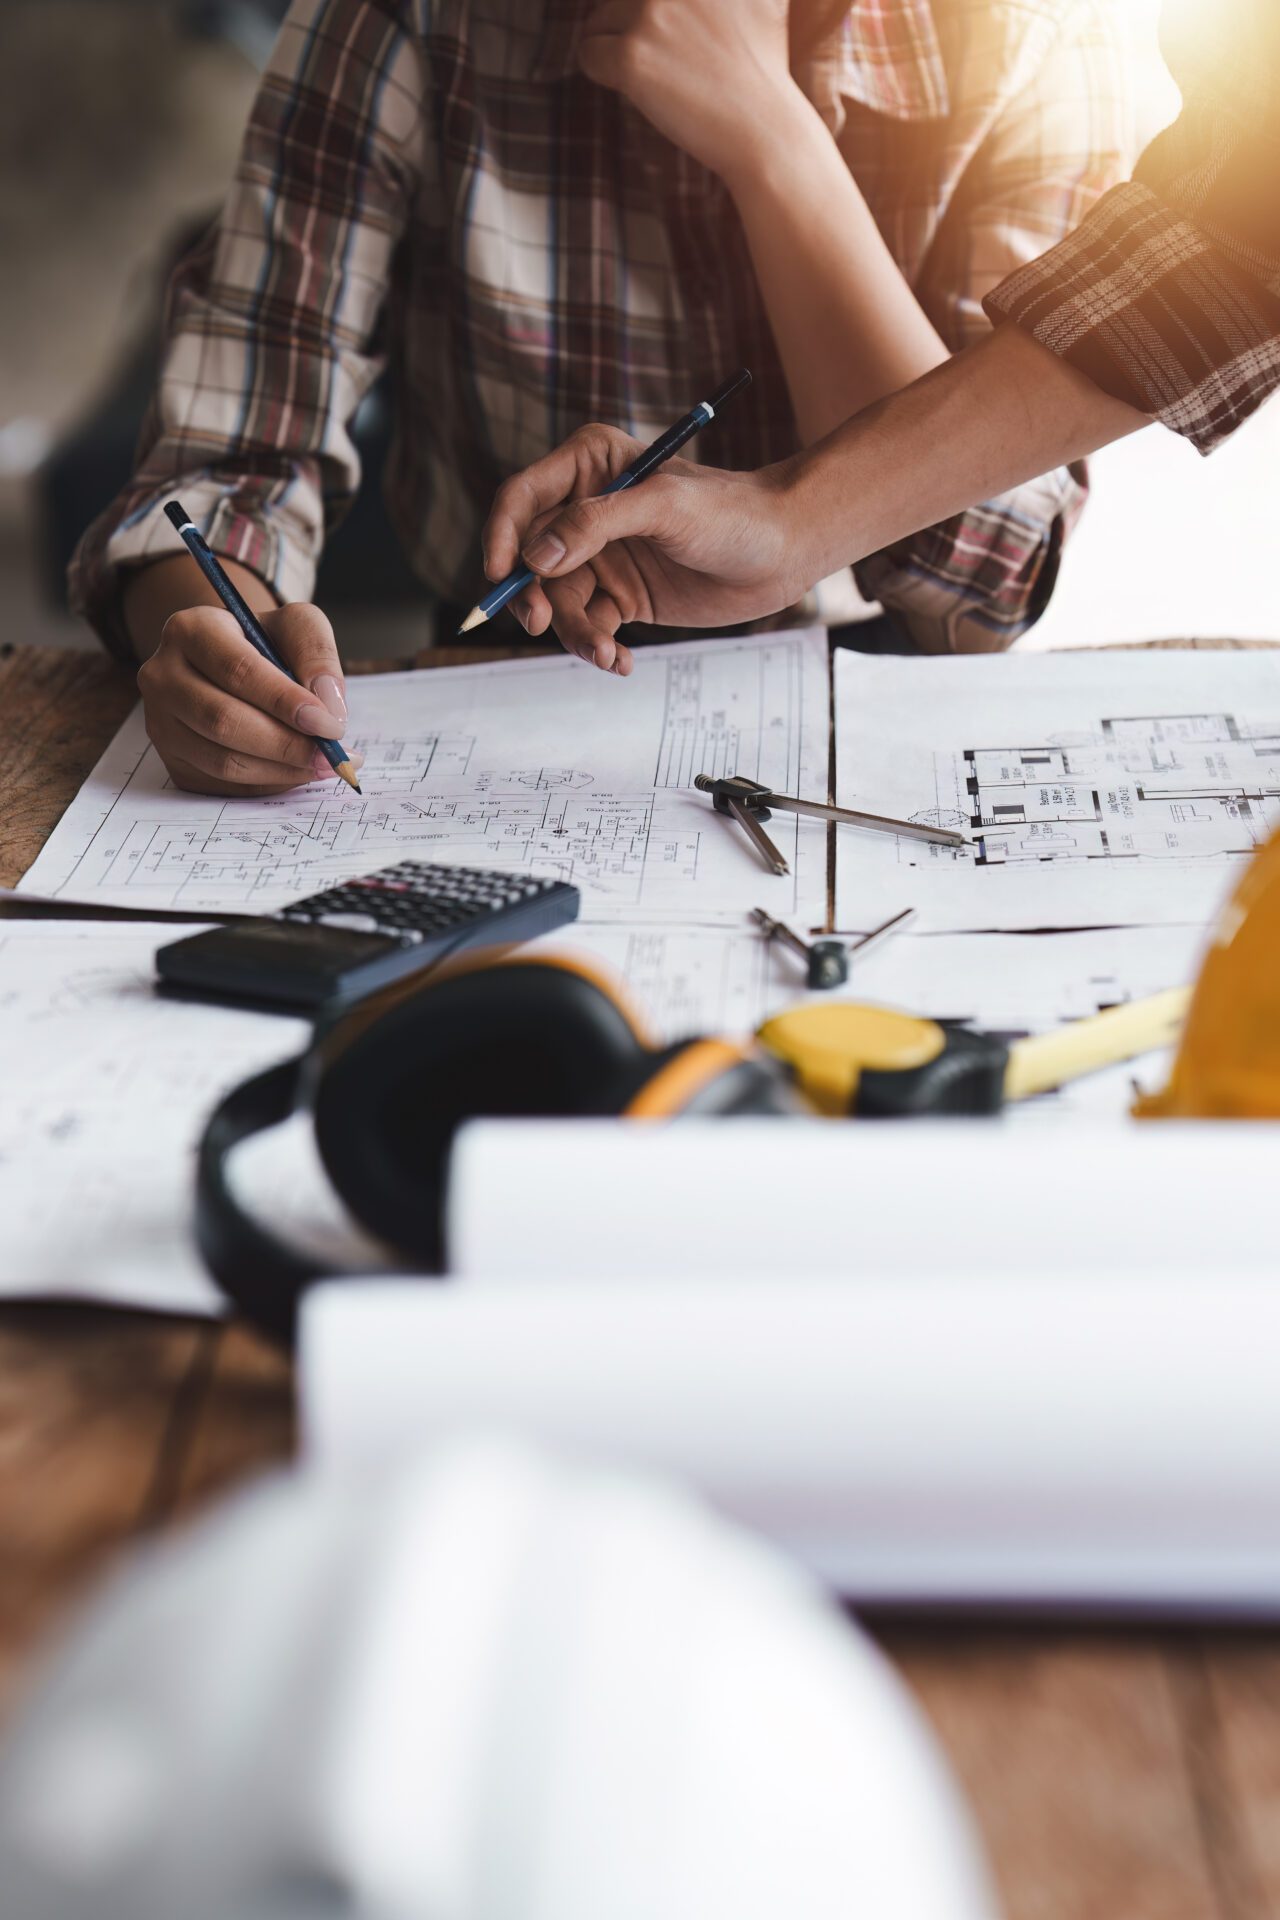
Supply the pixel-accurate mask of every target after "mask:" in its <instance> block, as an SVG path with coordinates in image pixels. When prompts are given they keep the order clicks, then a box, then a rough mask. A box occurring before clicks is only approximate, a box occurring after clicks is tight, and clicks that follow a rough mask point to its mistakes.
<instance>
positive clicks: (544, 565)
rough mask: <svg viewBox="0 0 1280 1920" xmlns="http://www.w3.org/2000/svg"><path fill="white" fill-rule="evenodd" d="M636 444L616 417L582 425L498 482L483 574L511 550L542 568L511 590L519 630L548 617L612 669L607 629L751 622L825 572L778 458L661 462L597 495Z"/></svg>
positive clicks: (563, 637) (577, 649)
mask: <svg viewBox="0 0 1280 1920" xmlns="http://www.w3.org/2000/svg"><path fill="white" fill-rule="evenodd" d="M640 446H641V443H640V442H639V441H638V440H633V439H631V437H630V436H629V435H628V434H625V433H620V432H618V431H617V429H616V428H613V427H598V426H592V427H580V428H579V429H578V431H577V433H575V434H573V435H572V437H571V438H570V439H568V440H566V441H565V442H564V444H563V446H560V447H557V448H556V450H555V452H554V453H549V454H548V455H547V456H546V458H545V459H543V460H539V461H537V462H536V463H535V464H534V465H533V466H531V467H527V468H526V469H525V471H524V472H523V473H518V474H516V475H515V476H514V477H513V478H512V479H510V480H508V481H507V482H506V483H505V485H503V486H502V487H500V488H499V490H498V493H497V497H496V498H495V500H494V504H493V512H492V513H491V515H490V516H489V520H488V523H487V525H486V527H485V530H484V561H485V571H486V573H487V574H488V577H489V579H490V580H501V579H503V578H505V576H506V575H507V574H508V573H510V572H511V571H512V569H513V568H514V566H515V564H516V560H517V557H518V556H519V555H523V557H524V561H525V564H526V565H527V566H530V567H532V568H533V570H534V572H535V573H537V574H538V575H540V576H542V577H541V578H540V579H539V581H538V582H537V583H536V584H535V585H533V586H531V587H527V588H526V589H525V591H524V592H523V593H521V594H518V595H517V596H516V598H515V599H514V600H513V601H512V602H511V606H512V610H513V611H514V612H515V614H516V616H517V618H518V619H519V620H520V622H521V624H522V625H523V626H524V627H525V629H526V630H527V631H528V632H529V633H532V634H541V633H545V632H546V630H547V628H548V627H549V626H551V625H554V627H555V630H556V634H557V635H558V637H559V640H560V643H561V645H562V646H563V647H564V648H565V650H566V651H567V652H569V653H576V654H577V655H578V656H579V657H580V658H581V659H583V660H587V661H590V662H591V663H592V664H593V665H595V666H597V667H601V668H603V669H604V670H605V671H606V672H613V673H619V674H627V673H630V671H631V664H632V663H631V655H630V653H629V651H628V650H627V648H626V647H625V646H620V645H619V644H618V643H617V641H616V640H615V639H614V635H615V634H616V632H617V630H618V628H619V627H620V626H622V625H623V624H625V623H627V622H630V621H655V622H657V623H659V624H660V625H663V626H681V627H683V626H690V627H717V626H727V625H732V624H734V623H735V622H737V621H739V620H753V619H756V618H758V617H759V616H761V615H764V614H769V613H777V612H778V611H779V609H780V608H782V607H787V606H790V605H791V604H792V603H793V602H794V601H796V600H798V599H799V597H800V595H801V594H802V593H803V592H804V591H805V589H806V588H807V587H809V586H811V585H812V583H813V581H814V580H816V579H818V578H819V577H820V572H821V569H820V568H819V569H818V570H816V571H814V572H812V574H811V575H808V568H809V566H810V565H811V564H812V563H811V558H810V556H809V555H808V554H807V552H806V548H805V542H804V538H803V530H802V526H799V525H797V524H796V521H797V519H798V518H801V517H800V516H797V515H796V514H795V512H794V510H793V508H792V503H791V485H790V472H789V467H788V466H780V467H766V468H764V469H763V470H762V471H760V472H759V473H724V472H722V471H721V470H720V469H719V468H717V467H701V466H694V465H692V464H691V463H690V462H689V461H687V460H678V459H677V460H670V461H668V462H667V464H666V466H665V467H663V469H662V470H661V472H660V473H656V474H654V476H653V478H652V479H650V480H645V481H643V482H641V484H640V485H639V486H637V487H632V488H630V489H628V491H627V492H625V493H616V494H611V495H610V496H609V497H608V498H606V499H601V498H599V497H598V496H599V495H600V492H601V489H602V488H603V487H605V486H607V485H608V483H609V481H610V480H612V479H614V478H615V477H616V476H617V475H618V474H619V473H620V472H621V471H622V469H623V468H624V467H625V466H626V465H627V464H628V462H629V461H631V460H633V459H634V458H635V456H636V454H637V453H638V452H639V451H640ZM570 502H572V504H567V503H570Z"/></svg>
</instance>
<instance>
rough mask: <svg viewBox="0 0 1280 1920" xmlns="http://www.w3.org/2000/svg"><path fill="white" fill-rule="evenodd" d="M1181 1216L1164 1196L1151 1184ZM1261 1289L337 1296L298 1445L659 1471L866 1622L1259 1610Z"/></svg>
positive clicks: (1265, 1527) (621, 1288)
mask: <svg viewBox="0 0 1280 1920" xmlns="http://www.w3.org/2000/svg"><path fill="white" fill-rule="evenodd" d="M1170 1197H1171V1203H1172V1204H1174V1205H1175V1206H1176V1203H1177V1196H1176V1194H1171V1196H1170ZM1278 1354H1280V1287H1278V1286H1277V1284H1276V1281H1275V1277H1274V1275H1273V1274H1272V1273H1270V1272H1259V1273H1256V1274H1241V1273H1239V1272H1234V1273H1231V1272H1227V1271H1226V1270H1224V1269H1223V1268H1222V1267H1221V1266H1217V1267H1206V1268H1205V1269H1204V1270H1203V1272H1201V1273H1200V1274H1198V1275H1194V1276H1193V1275H1189V1274H1187V1273H1186V1272H1182V1273H1179V1272H1167V1273H1155V1272H1147V1273H1144V1274H1134V1273H1132V1272H1123V1271H1115V1270H1108V1269H1103V1270H1101V1271H1096V1272H1093V1273H1084V1272H1077V1273H1059V1274H1056V1275H1049V1276H1044V1275H1041V1276H1039V1277H1037V1278H1036V1279H1035V1280H1033V1281H1028V1280H1026V1279H1024V1278H1018V1277H1015V1276H1013V1275H1011V1274H1008V1273H1002V1274H998V1275H992V1274H966V1273H959V1274H956V1275H952V1276H948V1277H946V1278H939V1277H936V1276H935V1277H932V1278H925V1277H917V1278H916V1279H915V1280H914V1281H909V1282H905V1283H904V1280H903V1278H902V1277H901V1276H889V1277H884V1276H877V1277H874V1278H866V1277H864V1278H862V1279H860V1280H857V1281H850V1280H847V1279H846V1280H838V1279H832V1278H829V1277H828V1278H825V1279H822V1278H819V1279H814V1278H808V1277H800V1274H799V1271H798V1269H797V1268H796V1266H795V1265H794V1264H793V1265H792V1266H790V1267H789V1269H788V1271H787V1273H786V1274H785V1275H784V1276H781V1277H776V1278H774V1279H765V1278H762V1277H759V1276H757V1277H755V1278H753V1279H750V1280H747V1281H742V1282H733V1281H729V1280H726V1279H724V1278H721V1279H718V1280H707V1279H703V1278H699V1277H697V1276H696V1275H693V1274H692V1273H691V1274H690V1277H688V1278H687V1279H683V1280H677V1279H672V1278H670V1277H663V1278H660V1279H659V1278H652V1277H651V1278H649V1279H647V1280H617V1279H615V1280H613V1281H611V1282H609V1283H601V1282H597V1283H596V1284H594V1285H592V1284H589V1283H586V1282H583V1281H577V1282H548V1281H539V1282H537V1283H530V1282H527V1281H525V1282H523V1283H504V1282H502V1281H501V1280H498V1279H495V1280H494V1281H492V1282H479V1281H475V1282H461V1283H452V1282H421V1283H416V1284H415V1283H405V1282H400V1283H396V1282H387V1281H368V1282H361V1283H355V1284H352V1283H338V1284H335V1285H331V1286H328V1287H325V1288H322V1289H320V1290H319V1291H318V1292H316V1293H315V1294H314V1295H312V1296H311V1297H310V1299H309V1300H308V1302H307V1305H306V1308H305V1310H304V1315H303V1323H302V1360H303V1365H302V1398H303V1419H304V1428H305V1433H306V1437H307V1444H308V1446H309V1449H310V1451H311V1452H312V1454H313V1455H315V1456H317V1457H318V1458H319V1459H320V1460H321V1461H324V1462H331V1463H342V1464H356V1463H362V1462H367V1461H369V1460H370V1459H375V1458H378V1457H379V1456H383V1455H385V1454H387V1453H389V1452H393V1451H395V1450H397V1449H399V1448H400V1447H401V1446H402V1445H403V1444H404V1443H405V1442H406V1441H407V1440H409V1439H410V1438H413V1439H421V1438H424V1437H427V1436H440V1435H445V1434H452V1433H455V1432H458V1431H465V1430H468V1429H472V1428H477V1427H480V1428H491V1429H492V1428H495V1427H496V1428H499V1429H505V1430H510V1431H513V1432H515V1433H518V1434H522V1435H526V1436H529V1437H534V1438H538V1439H541V1440H545V1441H551V1442H558V1443H562V1444H565V1445H568V1446H569V1447H571V1448H581V1449H584V1450H587V1451H589V1452H591V1453H594V1454H596V1455H599V1456H601V1457H604V1458H606V1459H615V1460H622V1461H627V1462H634V1463H640V1464H643V1465H645V1466H648V1467H653V1468H657V1469H659V1470H662V1471H666V1472H669V1473H672V1474H674V1475H675V1476H677V1477H678V1478H679V1479H682V1480H684V1481H685V1482H687V1483H690V1484H692V1485H693V1486H695V1487H697V1488H698V1489H700V1490H701V1491H702V1492H703V1493H704V1494H705V1495H706V1496H707V1497H708V1498H709V1499H710V1500H711V1501H713V1502H714V1503H715V1504H716V1505H717V1506H718V1507H719V1508H720V1509H722V1510H723V1511H725V1512H726V1513H729V1514H731V1515H733V1516H735V1517H737V1518H739V1519H741V1520H743V1521H745V1522H746V1523H747V1524H749V1525H750V1526H753V1527H755V1528H757V1529H758V1530H759V1531H760V1532H761V1533H762V1534H765V1535H767V1536H768V1537H770V1538H771V1539H773V1540H774V1541H776V1542H777V1543H778V1544H779V1545H780V1546H782V1547H783V1548H785V1549H786V1550H788V1551H789V1552H790V1553H792V1554H794V1555H796V1556H797V1557H798V1558H799V1559H800V1560H801V1561H803V1562H804V1563H805V1564H807V1565H808V1566H809V1567H811V1568H812V1569H814V1570H815V1571H816V1572H817V1573H819V1574H820V1575H821V1576H822V1577H823V1578H825V1579H826V1580H828V1581H829V1582H831V1583H832V1584H833V1585H834V1586H836V1587H837V1588H838V1589H839V1590H840V1591H842V1592H844V1593H846V1594H848V1595H850V1596H852V1597H853V1598H855V1599H857V1600H861V1601H864V1602H869V1601H879V1602H906V1603H910V1604H922V1605H928V1606H938V1605H949V1604H954V1603H957V1602H958V1603H962V1604H979V1605H986V1604H991V1603H995V1604H1002V1605H1011V1606H1041V1605H1049V1606H1063V1605H1066V1606H1083V1607H1088V1608H1098V1609H1103V1610H1114V1609H1122V1610H1123V1609H1138V1610H1143V1611H1154V1612H1161V1613H1163V1612H1170V1613H1192V1614H1204V1613H1219V1614H1240V1615H1259V1614H1262V1615H1276V1614H1280V1393H1278V1392H1277V1389H1276V1367H1277V1355H1278Z"/></svg>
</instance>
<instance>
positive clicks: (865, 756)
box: [835, 650, 1280, 931]
mask: <svg viewBox="0 0 1280 1920" xmlns="http://www.w3.org/2000/svg"><path fill="white" fill-rule="evenodd" d="M835 700H836V768H837V785H838V798H839V799H840V801H841V803H842V804H843V805H845V806H850V807H857V808H860V809H862V810H865V811H870V812H877V813H886V814H892V815H895V816H897V817H900V818H909V819H915V820H920V821H929V822H933V823H935V824H939V825H944V826H948V827H954V828H956V829H957V830H959V831H961V832H963V833H965V834H966V835H967V836H968V839H969V845H968V846H967V847H965V848H964V849H962V850H959V851H952V850H950V849H944V848H939V847H932V846H927V845H922V844H919V843H917V842H913V841H907V840H899V839H895V838H893V837H888V836H883V835H881V836H877V835H873V834H869V833H862V832H857V831H854V830H852V829H841V830H840V832H839V834H838V836H837V853H836V916H837V921H838V923H839V925H840V926H842V927H868V926H871V925H874V924H875V923H876V922H877V921H879V920H882V919H885V918H887V917H888V916H889V915H890V914H891V913H896V912H898V911H899V910H900V909H901V908H903V907H905V906H915V907H917V908H918V909H919V910H920V920H919V922H918V923H917V924H918V926H919V928H920V930H921V931H937V930H942V929H952V930H956V929H975V930H983V929H1012V928H1030V927H1085V926H1108V925H1111V926H1125V925H1130V926H1138V925H1159V924H1163V923H1171V924H1176V923H1184V924H1203V923H1204V922H1205V921H1207V920H1208V919H1209V918H1210V917H1211V916H1212V915H1213V913H1214V912H1215V910H1216V908H1217V906H1218V905H1219V903H1220V902H1221V900H1222V898H1223V896H1224V894H1225V893H1226V892H1227V891H1228V889H1229V888H1230V886H1231V884H1232V883H1233V881H1234V879H1235V878H1236V876H1237V875H1238V874H1239V872H1240V871H1241V868H1242V866H1243V864H1244V862H1245V861H1246V860H1247V858H1248V856H1249V855H1250V854H1251V853H1252V852H1253V850H1254V849H1255V848H1256V847H1257V846H1258V845H1259V844H1260V843H1261V842H1262V841H1263V840H1265V839H1266V838H1267V836H1268V834H1269V833H1270V832H1271V831H1272V830H1273V829H1274V828H1275V827H1276V826H1278V825H1280V660H1278V659H1277V657H1276V655H1275V654H1272V653H1269V652H1267V651H1259V652H1256V653H1207V652H1206V653H1178V652H1168V653H1128V652H1121V651H1118V650H1117V651H1113V652H1110V653H1076V654H1040V655H1034V654H1033V655H1026V656H1018V655H1015V656H1013V657H1011V658H990V657H986V658H978V659H945V660H907V659H871V658H867V657H864V656H859V655H855V654H850V653H847V652H838V653H837V655H836V661H835Z"/></svg>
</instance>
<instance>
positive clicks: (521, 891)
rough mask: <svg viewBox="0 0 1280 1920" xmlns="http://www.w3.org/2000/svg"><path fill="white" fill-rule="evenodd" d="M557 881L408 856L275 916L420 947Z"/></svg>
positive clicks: (533, 896) (546, 889)
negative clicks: (442, 864)
mask: <svg viewBox="0 0 1280 1920" xmlns="http://www.w3.org/2000/svg"><path fill="white" fill-rule="evenodd" d="M559 885H560V882H559V881H556V880H543V879H538V878H536V877H534V876H532V875H523V874H505V873H495V872H493V871H492V870H490V869H486V868H484V867H446V866H437V865H433V864H431V863H430V862H427V861H422V860H404V861H401V862H400V864H399V865H398V866H394V867H384V868H382V869H381V870H380V871H379V872H377V873H369V874H362V875H360V877H359V878H358V879H355V880H347V881H344V882H343V883H342V884H341V885H340V886H336V887H327V888H326V889H325V890H324V892H322V893H313V894H311V895H310V896H309V897H308V898H307V899H305V900H295V901H294V902H293V903H292V904H291V905H290V906H287V907H283V908H282V909H281V910H280V912H279V913H277V914H276V915H275V916H274V917H275V918H276V919H278V920H292V921H303V922H309V923H311V924H312V925H318V926H328V927H344V928H346V929H348V930H349V931H351V932H358V933H379V934H382V935H384V936H385V937H387V938H389V939H392V940H396V941H398V942H399V943H400V945H401V946H417V945H419V944H420V943H421V942H422V941H423V940H426V939H439V938H440V937H441V936H442V935H447V934H450V933H453V932H455V931H460V930H461V929H463V928H465V927H467V926H468V925H470V924H472V923H473V922H475V921H477V920H482V919H484V918H485V917H486V916H488V915H490V914H495V913H501V912H502V911H503V910H504V909H505V908H510V907H515V906H519V905H522V904H524V903H525V902H527V901H531V900H536V899H537V898H538V897H539V896H540V895H543V894H547V893H550V892H551V891H552V890H553V889H555V888H556V887H558V886H559Z"/></svg>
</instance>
